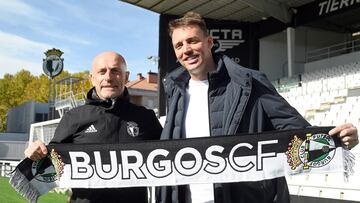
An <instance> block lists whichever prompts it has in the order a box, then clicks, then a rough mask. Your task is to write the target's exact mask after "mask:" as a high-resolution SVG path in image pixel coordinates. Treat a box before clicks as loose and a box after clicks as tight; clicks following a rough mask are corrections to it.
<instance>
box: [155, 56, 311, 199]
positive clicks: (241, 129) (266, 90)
mask: <svg viewBox="0 0 360 203" xmlns="http://www.w3.org/2000/svg"><path fill="white" fill-rule="evenodd" d="M214 61H215V62H216V63H217V70H216V71H214V72H211V73H209V75H208V80H209V90H208V95H209V119H210V133H211V136H217V135H231V134H236V133H255V132H264V131H271V130H285V129H295V128H304V127H306V126H309V125H310V124H309V123H308V122H307V121H306V120H305V119H304V118H303V117H302V116H301V115H300V114H299V113H298V112H297V111H296V110H295V109H294V108H293V107H291V106H290V105H289V104H288V102H286V101H285V99H284V98H282V97H281V96H280V95H279V94H278V93H277V92H276V90H275V88H274V87H273V85H272V84H271V83H270V81H269V80H268V79H267V78H266V76H265V75H264V74H262V73H260V72H258V71H254V70H250V69H247V68H244V67H241V66H239V65H238V64H236V63H234V62H233V61H232V60H231V59H230V58H228V57H226V56H224V55H215V57H214ZM189 79H190V76H189V74H188V72H187V71H186V70H185V69H184V68H179V69H177V70H175V71H174V72H172V73H170V74H169V75H168V76H167V77H166V78H165V80H164V86H165V92H166V94H167V99H168V114H167V118H166V122H165V126H164V130H163V132H162V134H161V139H181V138H183V137H182V134H181V132H182V129H181V128H182V126H183V120H184V119H183V118H184V107H185V106H184V95H185V92H186V86H187V84H188V81H189ZM214 194H215V197H214V198H215V202H216V203H235V202H236V203H252V202H253V203H262V202H263V203H267V202H289V201H290V200H289V192H288V188H287V184H286V180H285V178H277V179H272V180H265V181H257V182H238V183H220V184H214ZM156 195H157V202H161V203H170V202H172V203H188V202H190V201H191V200H190V194H189V187H188V186H172V187H161V188H160V189H159V188H158V189H157V194H156Z"/></svg>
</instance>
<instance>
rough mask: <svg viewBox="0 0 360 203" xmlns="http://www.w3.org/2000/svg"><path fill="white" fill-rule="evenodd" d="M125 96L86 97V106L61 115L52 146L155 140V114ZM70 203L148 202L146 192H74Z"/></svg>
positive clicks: (157, 127)
mask: <svg viewBox="0 0 360 203" xmlns="http://www.w3.org/2000/svg"><path fill="white" fill-rule="evenodd" d="M128 97H129V96H128V93H127V90H126V89H125V92H124V96H122V97H119V98H116V99H113V100H107V101H104V100H100V99H99V98H98V96H97V95H96V92H95V89H94V88H93V89H91V90H90V91H89V92H88V94H87V101H86V104H85V105H83V106H80V107H77V108H75V109H72V110H71V111H69V112H67V113H66V114H64V116H63V117H62V119H61V121H60V123H59V125H58V127H57V128H56V131H55V135H54V138H53V139H52V141H51V143H78V144H79V143H102V144H104V143H112V144H114V143H121V142H135V141H137V140H158V139H159V137H160V134H161V130H162V127H161V125H160V123H159V121H158V119H157V118H156V116H155V113H154V111H152V110H148V109H146V108H144V107H141V106H137V105H135V104H132V103H130V102H129V101H128V100H129V99H128ZM72 191H73V195H72V202H77V203H90V202H96V203H100V202H104V203H105V202H106V203H108V202H110V203H111V202H114V203H115V202H139V203H145V202H148V201H147V199H148V197H147V189H146V188H145V187H141V188H140V187H139V188H119V189H109V188H108V189H80V188H73V190H72Z"/></svg>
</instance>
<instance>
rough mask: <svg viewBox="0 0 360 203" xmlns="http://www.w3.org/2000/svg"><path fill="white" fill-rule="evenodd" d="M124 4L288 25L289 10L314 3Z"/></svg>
mask: <svg viewBox="0 0 360 203" xmlns="http://www.w3.org/2000/svg"><path fill="white" fill-rule="evenodd" d="M122 1H124V2H127V3H130V4H133V5H136V6H139V7H142V8H145V9H148V10H151V11H154V12H156V13H160V14H170V15H182V14H184V13H186V12H187V11H195V12H198V13H200V14H201V15H202V16H203V17H205V18H210V19H217V20H235V21H241V22H258V21H260V20H263V19H266V18H268V17H274V18H276V19H278V20H279V21H281V22H284V23H290V22H291V18H292V14H293V13H292V12H291V8H294V7H299V6H302V5H304V4H307V3H309V2H312V1H313V0H272V1H269V0H222V1H219V0H217V1H214V0H173V1H164V0H154V1H146V0H122Z"/></svg>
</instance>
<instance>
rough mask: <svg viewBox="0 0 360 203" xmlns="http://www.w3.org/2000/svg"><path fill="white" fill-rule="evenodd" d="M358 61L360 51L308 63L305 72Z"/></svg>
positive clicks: (359, 59)
mask: <svg viewBox="0 0 360 203" xmlns="http://www.w3.org/2000/svg"><path fill="white" fill-rule="evenodd" d="M358 61H360V52H353V53H349V54H344V55H340V56H335V57H332V58H328V59H323V60H319V61H313V62H310V63H306V64H305V68H304V72H313V71H316V70H320V69H324V68H330V67H335V66H339V65H344V64H348V63H352V62H358Z"/></svg>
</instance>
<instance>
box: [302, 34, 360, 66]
mask: <svg viewBox="0 0 360 203" xmlns="http://www.w3.org/2000/svg"><path fill="white" fill-rule="evenodd" d="M355 51H360V39H357V40H353V41H349V42H344V43H339V44H334V45H332V46H328V47H325V48H321V49H316V50H312V51H309V52H307V53H306V62H312V61H318V60H321V59H326V58H331V57H334V56H339V55H342V54H348V53H352V52H355Z"/></svg>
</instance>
